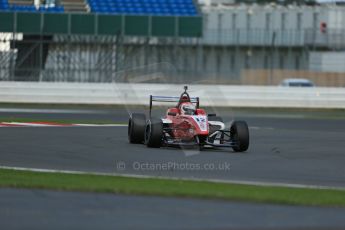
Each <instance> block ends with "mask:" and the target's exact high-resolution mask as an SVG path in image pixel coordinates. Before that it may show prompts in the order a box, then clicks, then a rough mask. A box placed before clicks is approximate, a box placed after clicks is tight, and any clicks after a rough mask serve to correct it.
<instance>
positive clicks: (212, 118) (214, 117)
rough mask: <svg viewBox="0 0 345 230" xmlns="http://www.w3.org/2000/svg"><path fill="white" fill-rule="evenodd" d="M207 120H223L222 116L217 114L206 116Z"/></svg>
mask: <svg viewBox="0 0 345 230" xmlns="http://www.w3.org/2000/svg"><path fill="white" fill-rule="evenodd" d="M208 120H209V121H220V122H224V121H223V118H222V117H219V116H210V117H208Z"/></svg>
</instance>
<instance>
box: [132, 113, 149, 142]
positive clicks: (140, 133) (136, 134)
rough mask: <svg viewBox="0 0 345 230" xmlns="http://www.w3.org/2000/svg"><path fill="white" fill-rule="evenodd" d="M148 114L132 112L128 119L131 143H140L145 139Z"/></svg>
mask: <svg viewBox="0 0 345 230" xmlns="http://www.w3.org/2000/svg"><path fill="white" fill-rule="evenodd" d="M145 126H146V116H145V114H142V113H132V115H131V116H130V117H129V120H128V140H129V143H133V144H138V143H142V142H143V141H144V133H145Z"/></svg>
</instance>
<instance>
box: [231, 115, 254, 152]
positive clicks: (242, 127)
mask: <svg viewBox="0 0 345 230" xmlns="http://www.w3.org/2000/svg"><path fill="white" fill-rule="evenodd" d="M230 136H231V139H232V140H234V141H235V142H237V143H238V145H237V146H234V147H232V149H233V150H234V151H235V152H244V151H247V149H248V147H249V129H248V125H247V123H246V122H245V121H235V122H233V123H232V125H231V128H230Z"/></svg>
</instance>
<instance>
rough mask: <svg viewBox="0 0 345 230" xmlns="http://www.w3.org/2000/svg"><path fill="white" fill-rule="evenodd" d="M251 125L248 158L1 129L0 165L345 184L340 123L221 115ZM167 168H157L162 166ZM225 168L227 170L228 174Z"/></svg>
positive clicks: (73, 133) (116, 138)
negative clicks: (242, 120) (244, 121)
mask: <svg viewBox="0 0 345 230" xmlns="http://www.w3.org/2000/svg"><path fill="white" fill-rule="evenodd" d="M222 115H223V117H224V118H225V119H224V120H232V119H244V120H246V121H247V122H248V124H249V126H250V134H251V144H250V149H249V151H248V152H246V153H234V152H233V151H232V150H231V149H221V150H214V149H207V150H205V151H202V152H198V151H197V150H181V149H175V148H160V149H150V148H147V147H146V146H144V145H133V144H129V143H128V141H127V128H126V127H58V128H56V127H45V128H37V127H25V128H12V127H11V128H4V127H2V128H0V136H1V145H0V153H1V154H0V165H2V166H16V167H32V168H44V169H58V170H77V171H87V172H105V173H124V174H140V175H156V176H168V177H183V178H202V179H222V180H244V181H255V182H275V183H291V184H305V185H317V186H332V187H333V186H336V187H345V168H344V163H345V151H344V147H345V142H344V140H345V134H344V132H343V129H344V127H345V120H342V119H339V120H334V119H304V118H301V117H291V116H290V117H280V116H257V115H255V114H236V113H233V112H229V111H225V112H224V111H223V114H222ZM5 116H6V117H9V116H11V117H26V118H27V117H29V118H42V119H47V118H49V119H72V120H73V119H79V120H83V119H85V120H88V121H90V120H95V121H97V120H98V121H99V120H111V121H113V122H126V121H127V119H128V114H127V111H126V110H124V109H112V110H109V111H82V112H81V111H80V112H78V111H75V112H74V113H56V112H54V113H13V114H12V113H5V112H2V113H0V117H5ZM164 165H167V166H170V167H168V168H162V167H161V168H160V166H164ZM229 166H230V169H229Z"/></svg>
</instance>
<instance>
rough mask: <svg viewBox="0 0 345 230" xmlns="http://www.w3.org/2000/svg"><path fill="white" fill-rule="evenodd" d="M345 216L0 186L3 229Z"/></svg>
mask: <svg viewBox="0 0 345 230" xmlns="http://www.w3.org/2000/svg"><path fill="white" fill-rule="evenodd" d="M47 210H49V211H47ZM344 216H345V209H339V208H318V207H296V206H280V205H269V204H250V203H236V202H223V201H217V200H197V199H181V198H162V197H144V196H124V195H113V194H93V193H78V192H56V191H46V190H26V189H25V190H18V189H0V220H1V228H2V229H7V230H11V229H33V230H36V229H82V230H85V229H149V230H153V229H159V230H160V229H182V230H183V229H198V230H203V229H205V230H206V229H321V228H324V229H342V227H343V226H345V219H344V218H343V217H344ZM248 219H250V221H248Z"/></svg>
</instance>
